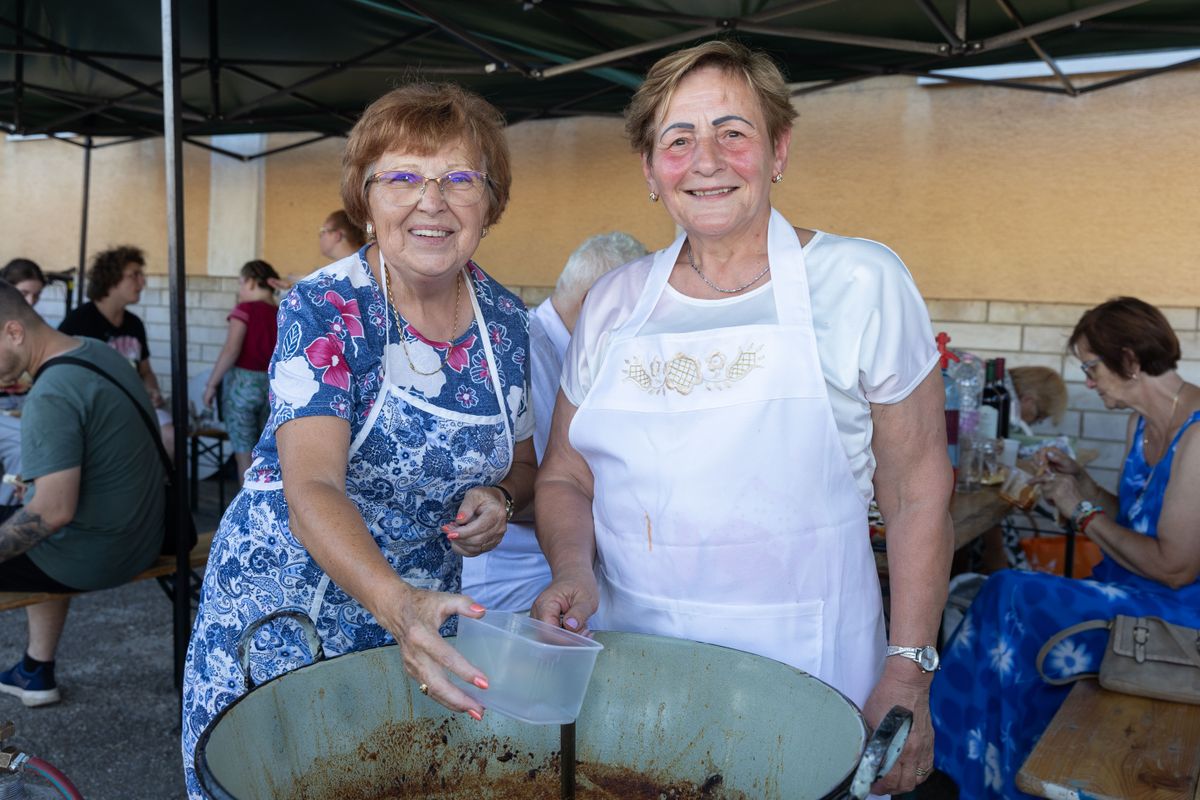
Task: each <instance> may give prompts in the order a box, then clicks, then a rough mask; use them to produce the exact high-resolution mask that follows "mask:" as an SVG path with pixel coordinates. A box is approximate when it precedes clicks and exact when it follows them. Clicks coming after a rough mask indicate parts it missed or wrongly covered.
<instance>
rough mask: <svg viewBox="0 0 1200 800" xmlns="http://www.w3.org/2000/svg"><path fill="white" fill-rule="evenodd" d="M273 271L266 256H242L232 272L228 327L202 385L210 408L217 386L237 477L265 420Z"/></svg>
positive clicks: (272, 341) (275, 275) (243, 473)
mask: <svg viewBox="0 0 1200 800" xmlns="http://www.w3.org/2000/svg"><path fill="white" fill-rule="evenodd" d="M278 280H279V273H278V272H276V271H275V268H274V267H272V266H271V265H270V264H268V263H267V262H266V261H262V260H258V259H256V260H254V261H247V262H246V263H245V264H243V265H242V271H241V277H240V278H238V303H237V305H236V306H234V308H233V311H230V312H229V316H228V317H227V319H228V321H229V332H228V333H227V334H226V335H225V345H224V347H222V348H221V354H220V355H218V356H217V363H215V364H213V368H212V372H210V373H209V375H208V382H207V384H205V386H204V405H206V406H208V407H209V408H212V404H213V400H214V399H215V398H216V396H217V390H218V389H223V391H222V397H221V400H222V402H221V419H222V420H223V421H224V423H225V431H226V433H228V434H229V442H230V444H231V445H232V446H233V457H234V459H235V460H236V461H237V468H238V475H239V476H240V480H245V477H246V470H248V469H250V451H251V450H252V449H253V448H254V444H255V442H257V441H258V437H259V436H261V435H262V430H263V427H264V426H265V425H266V424H267V411H268V408H267V390H268V387H267V366H268V365H269V364H270V362H271V353H272V352H273V351H274V350H275V335H276V330H277V328H276V325H275V313H276V311H278V308H277V307H276V305H275V290H274V288H272V281H278Z"/></svg>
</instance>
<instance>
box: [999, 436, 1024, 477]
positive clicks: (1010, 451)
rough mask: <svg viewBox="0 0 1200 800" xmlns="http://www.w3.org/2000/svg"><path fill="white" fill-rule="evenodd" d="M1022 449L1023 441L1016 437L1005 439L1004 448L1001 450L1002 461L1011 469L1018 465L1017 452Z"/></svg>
mask: <svg viewBox="0 0 1200 800" xmlns="http://www.w3.org/2000/svg"><path fill="white" fill-rule="evenodd" d="M1020 450H1021V443H1020V442H1019V441H1017V440H1016V439H1005V440H1004V448H1003V449H1002V450H1001V451H1000V463H1001V464H1003V465H1004V466H1006V467H1008V468H1009V469H1010V470H1011V469H1012V468H1013V467H1015V466H1016V465H1017V453H1018V452H1019V451H1020Z"/></svg>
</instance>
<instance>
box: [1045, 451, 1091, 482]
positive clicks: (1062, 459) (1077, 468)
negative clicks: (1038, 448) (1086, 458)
mask: <svg viewBox="0 0 1200 800" xmlns="http://www.w3.org/2000/svg"><path fill="white" fill-rule="evenodd" d="M1042 464H1044V465H1045V466H1046V467H1048V468H1049V469H1050V471H1051V472H1054V473H1057V474H1059V475H1072V476H1074V477H1079V476H1080V475H1082V474H1083V466H1082V465H1081V464H1080V463H1079V462H1078V461H1076V460H1075V459H1073V458H1071V457H1070V456H1069V455H1067V454H1066V453H1064V452H1063V451H1062V450H1059V449H1058V448H1057V447H1047V448H1046V449H1045V450H1043V451H1042V453H1041V456H1040V458H1039V466H1041V465H1042Z"/></svg>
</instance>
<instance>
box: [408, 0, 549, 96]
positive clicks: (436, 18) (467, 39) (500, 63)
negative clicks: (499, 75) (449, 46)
mask: <svg viewBox="0 0 1200 800" xmlns="http://www.w3.org/2000/svg"><path fill="white" fill-rule="evenodd" d="M396 2H398V3H399V4H400V5H402V6H404V7H405V8H408V9H409V10H411V11H413V12H415V13H417V14H420V15H421V16H423V17H425V18H426V19H427V20H429V21H430V22H432V23H433V24H434V25H437V26H438V27H439V28H441V29H442V30H443V31H445V32H446V33H448V34H450V35H451V36H452V37H454V38H455V39H458V40H459V41H460V42H462V43H463V44H465V45H466V46H467V47H470V48H471V49H472V50H475V51H477V52H479V53H481V54H483V55H485V56H487V57H488V58H490V59H492V61H493V62H494V63H495V64H496V66H497V67H505V68H512V69H514V70H516V71H517V72H519V73H521V74H522V75H524V76H525V77H527V78H528V77H531V76H532V75H533V70H532V69H531V68H530V67H529V65H528V64H526V63H525V62H524V61H521V60H520V59H517V58H513V57H512V56H510V55H508V54H506V53H504V52H502V51H500V50H498V49H496V48H495V47H493V46H492V45H491V44H490V43H489V42H486V41H484V40H483V39H481V38H480V37H478V36H476V35H474V34H473V33H470V32H468V31H465V30H463V29H462V28H461V27H459V26H458V25H456V24H455V23H453V22H451V21H450V20H448V19H446V18H445V17H443V16H441V15H440V14H435V13H433V12H432V11H430V10H429V9H427V8H425V6H424V4H422V3H418V2H415V0H396Z"/></svg>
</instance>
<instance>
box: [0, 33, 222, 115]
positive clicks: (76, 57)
mask: <svg viewBox="0 0 1200 800" xmlns="http://www.w3.org/2000/svg"><path fill="white" fill-rule="evenodd" d="M0 26H3V27H6V28H9V29H12V30H14V31H23V33H24V35H25V36H28V37H30V38H31V39H34V40H36V41H38V42H40V43H41V44H42V45H44V46H45V47H46V48H48V49H49V50H51V51H52V52H53V53H54V54H55V55H60V56H63V57H64V58H69V59H71V60H72V61H78V62H79V63H81V64H85V65H87V66H89V67H91V68H92V69H94V70H96V71H97V72H100V73H102V74H104V75H107V76H109V77H110V78H114V79H115V80H118V81H120V82H121V83H125V84H128V85H130V86H133V87H135V88H137V89H141V90H142V91H143V92H146V93H147V94H152V95H154V96H155V97H158V98H160V99H161V98H162V92H161V91H159V90H158V89H156V88H154V87H152V86H150V85H149V84H146V83H143V82H142V81H139V80H137V79H136V78H132V77H130V76H129V75H126V74H125V73H124V72H121V71H120V70H118V69H113V68H112V67H110V66H108V65H107V64H103V63H101V62H99V61H97V60H96V59H94V58H91V57H89V56H85V55H82V54H80V53H79V52H77V51H75V50H73V49H71V48H70V47H67V46H65V45H61V44H59V43H58V42H56V41H54V40H53V39H47V38H46V37H45V36H41V35H39V34H37V33H34V32H33V31H31V30H28V29H26V28H24V27H23V26H21V25H16V24H14V23H13V22H10V21H9V20H7V19H5V18H4V17H0ZM183 107H184V108H185V109H187V110H188V111H190V112H192V113H193V114H198V115H200V116H201V117H203V116H204V111H203V110H201V109H199V108H196V107H195V106H189V105H186V104H185V105H184V106H183Z"/></svg>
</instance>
